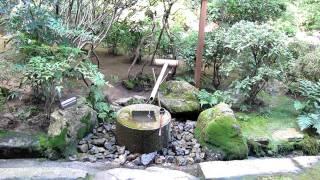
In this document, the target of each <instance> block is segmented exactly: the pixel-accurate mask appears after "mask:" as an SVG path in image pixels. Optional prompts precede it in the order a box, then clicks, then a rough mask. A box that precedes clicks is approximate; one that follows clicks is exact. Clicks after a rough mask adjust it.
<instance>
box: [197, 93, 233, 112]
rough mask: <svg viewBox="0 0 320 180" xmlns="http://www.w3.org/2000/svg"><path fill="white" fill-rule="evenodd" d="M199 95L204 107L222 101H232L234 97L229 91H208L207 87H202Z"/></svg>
mask: <svg viewBox="0 0 320 180" xmlns="http://www.w3.org/2000/svg"><path fill="white" fill-rule="evenodd" d="M196 95H197V98H198V99H199V101H200V105H201V107H202V108H204V109H207V108H210V107H212V106H214V105H217V104H219V103H221V102H224V103H227V104H229V103H231V102H232V99H231V96H230V95H229V93H228V92H223V91H219V90H216V91H215V92H213V93H209V92H207V91H206V90H205V89H201V91H199V93H198V94H196Z"/></svg>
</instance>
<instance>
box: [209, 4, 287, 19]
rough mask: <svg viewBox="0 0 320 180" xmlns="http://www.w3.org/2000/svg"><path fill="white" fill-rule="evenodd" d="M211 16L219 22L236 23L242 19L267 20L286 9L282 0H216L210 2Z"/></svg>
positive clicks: (279, 14) (274, 17) (276, 16)
mask: <svg viewBox="0 0 320 180" xmlns="http://www.w3.org/2000/svg"><path fill="white" fill-rule="evenodd" d="M208 9H209V10H208V11H209V17H210V18H211V19H212V20H214V21H217V22H222V23H227V24H234V23H236V22H239V21H241V20H246V21H251V22H266V21H268V20H272V19H276V18H278V17H280V16H281V14H282V13H283V12H284V11H285V10H286V5H285V3H284V2H283V1H282V0H269V1H261V0H214V1H213V2H212V3H209V8H208Z"/></svg>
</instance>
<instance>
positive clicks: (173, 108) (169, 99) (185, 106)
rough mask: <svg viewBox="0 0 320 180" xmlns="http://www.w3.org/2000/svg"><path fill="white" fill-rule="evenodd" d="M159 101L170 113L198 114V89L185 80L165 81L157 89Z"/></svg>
mask: <svg viewBox="0 0 320 180" xmlns="http://www.w3.org/2000/svg"><path fill="white" fill-rule="evenodd" d="M159 91H160V102H161V104H162V106H163V107H165V108H166V109H167V110H168V111H169V112H170V113H171V114H175V115H177V114H198V113H199V112H200V102H199V100H198V98H197V96H196V94H197V93H198V89H197V88H195V87H194V86H192V85H191V84H189V83H188V82H186V81H167V82H165V83H163V84H162V85H161V87H160V89H159Z"/></svg>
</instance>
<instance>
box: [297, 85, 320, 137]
mask: <svg viewBox="0 0 320 180" xmlns="http://www.w3.org/2000/svg"><path fill="white" fill-rule="evenodd" d="M299 83H300V87H299V92H300V93H301V95H302V96H304V97H305V98H306V101H304V102H300V101H296V102H295V103H294V106H295V108H296V109H297V110H300V111H301V114H300V115H299V117H298V118H297V120H298V125H299V127H300V128H301V130H304V129H308V128H311V127H313V128H315V129H316V130H317V133H318V134H320V81H318V82H312V81H307V80H300V81H299Z"/></svg>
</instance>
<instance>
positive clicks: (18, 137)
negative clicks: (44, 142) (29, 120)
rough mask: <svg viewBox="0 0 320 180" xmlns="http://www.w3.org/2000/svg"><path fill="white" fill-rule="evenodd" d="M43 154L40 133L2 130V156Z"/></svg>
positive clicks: (29, 156)
mask: <svg viewBox="0 0 320 180" xmlns="http://www.w3.org/2000/svg"><path fill="white" fill-rule="evenodd" d="M42 155H43V153H42V150H41V147H40V141H39V135H38V134H34V133H28V132H14V131H4V130H0V157H1V158H31V157H41V156H42Z"/></svg>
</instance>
